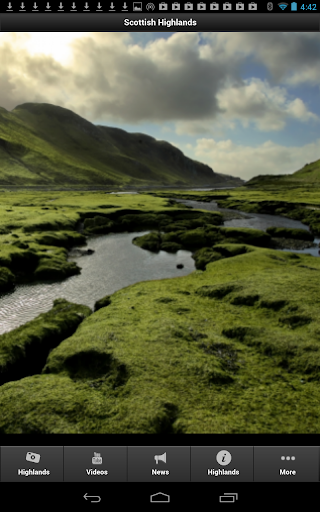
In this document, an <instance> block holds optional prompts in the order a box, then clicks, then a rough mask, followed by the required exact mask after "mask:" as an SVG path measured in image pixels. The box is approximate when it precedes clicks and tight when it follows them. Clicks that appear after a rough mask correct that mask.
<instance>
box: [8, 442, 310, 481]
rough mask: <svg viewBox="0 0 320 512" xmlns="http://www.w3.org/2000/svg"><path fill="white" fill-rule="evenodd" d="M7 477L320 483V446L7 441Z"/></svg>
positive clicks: (29, 479)
mask: <svg viewBox="0 0 320 512" xmlns="http://www.w3.org/2000/svg"><path fill="white" fill-rule="evenodd" d="M0 455H1V477H0V481H1V482H22V481H24V482H26V481H27V482H318V481H319V479H320V475H319V462H320V447H319V446H303V447H301V446H287V447H279V446H276V447H270V446H257V447H253V446H230V447H226V446H179V447H174V446H92V447H90V446H86V447H83V446H64V447H63V446H58V447H57V446H54V447H53V446H25V447H24V446H2V447H1V450H0Z"/></svg>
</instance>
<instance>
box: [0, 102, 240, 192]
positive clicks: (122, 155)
mask: <svg viewBox="0 0 320 512" xmlns="http://www.w3.org/2000/svg"><path fill="white" fill-rule="evenodd" d="M217 183H222V184H226V185H228V184H233V185H238V184H241V180H239V179H238V178H230V176H225V177H224V176H223V175H221V174H216V173H214V172H213V170H212V169H211V168H210V167H209V166H207V165H205V164H202V163H200V162H196V161H194V160H191V159H190V158H188V157H186V156H185V155H184V154H183V153H182V152H181V151H180V150H179V149H177V148H176V147H174V146H172V145H171V144H169V143H168V142H165V141H158V140H156V139H154V138H153V137H150V136H148V135H145V134H142V133H128V132H126V131H124V130H121V129H118V128H109V127H106V126H97V125H94V124H92V123H90V122H89V121H87V120H85V119H84V118H82V117H80V116H79V115H77V114H75V113H74V112H72V111H71V110H68V109H65V108H62V107H58V106H55V105H51V104H49V103H24V104H22V105H18V106H17V107H16V108H14V109H13V110H12V111H11V112H9V111H7V110H6V109H4V108H1V107H0V185H2V186H46V185H48V186H61V185H63V186H65V185H67V186H95V185H99V186H108V185H109V186H110V185H111V186H113V185H117V186H130V185H131V186H132V185H134V186H135V185H137V186H139V185H141V186H146V185H151V186H153V185H181V186H184V185H185V186H189V185H214V184H217Z"/></svg>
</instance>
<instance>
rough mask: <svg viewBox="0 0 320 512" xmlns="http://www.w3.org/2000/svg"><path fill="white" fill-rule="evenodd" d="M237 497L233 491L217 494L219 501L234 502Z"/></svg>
mask: <svg viewBox="0 0 320 512" xmlns="http://www.w3.org/2000/svg"><path fill="white" fill-rule="evenodd" d="M237 499H238V494H237V493H235V492H225V493H224V495H223V496H219V503H234V502H235V501H236V500H237Z"/></svg>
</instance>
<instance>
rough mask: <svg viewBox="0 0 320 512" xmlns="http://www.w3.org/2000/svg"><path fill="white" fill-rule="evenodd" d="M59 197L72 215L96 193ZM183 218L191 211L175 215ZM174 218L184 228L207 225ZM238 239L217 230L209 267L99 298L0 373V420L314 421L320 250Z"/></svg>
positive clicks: (45, 428) (241, 427) (108, 423)
mask: <svg viewBox="0 0 320 512" xmlns="http://www.w3.org/2000/svg"><path fill="white" fill-rule="evenodd" d="M224 193H225V192H224ZM240 193H241V192H240ZM50 197H51V196H50ZM55 197H56V196H55ZM103 197H104V198H105V203H106V204H110V197H112V204H115V203H114V202H115V201H116V205H121V208H123V210H125V212H123V215H131V214H130V213H128V210H130V209H138V208H140V210H142V211H144V212H145V213H147V214H148V215H155V216H156V218H157V222H158V221H159V217H157V216H158V215H164V210H165V209H166V208H168V210H169V206H166V205H167V203H166V200H165V199H162V198H160V197H154V196H151V195H150V196H146V195H144V196H142V195H141V196H140V195H139V196H133V195H132V196H129V197H128V196H127V197H126V198H124V197H119V198H117V197H116V196H105V195H104V196H103ZM39 198H40V195H39V196H38V200H39ZM33 201H35V199H34V200H33ZM58 201H59V202H60V208H61V209H62V210H63V209H64V210H65V213H64V215H66V217H67V218H71V219H72V218H73V217H72V214H74V215H75V217H74V220H75V221H76V222H77V221H78V220H79V218H78V217H77V215H79V217H81V215H82V214H83V213H86V212H91V213H92V214H94V215H92V218H93V217H95V216H96V215H95V212H96V211H98V209H99V210H100V211H101V210H102V208H99V206H101V205H102V204H103V202H102V197H101V194H100V195H99V194H92V195H87V194H84V195H83V196H82V197H81V195H77V194H74V195H71V197H66V196H64V197H62V196H60V198H59V199H55V203H56V204H57V202H58ZM94 201H96V202H95V206H94V204H93V203H94ZM174 209H175V210H176V215H183V212H181V209H180V211H179V213H177V211H178V208H177V207H174V206H173V207H172V210H174ZM112 211H114V212H116V209H115V210H112V209H110V212H112ZM150 212H152V213H150ZM59 213H60V214H61V213H62V212H61V210H60V211H59ZM69 214H70V217H69ZM80 214H81V215H80ZM207 214H208V212H206V215H207ZM202 215H204V212H200V213H199V216H200V217H201V216H202ZM199 216H198V219H199ZM84 217H85V216H84ZM211 218H216V219H218V217H217V216H212V217H211ZM80 220H81V219H80ZM82 220H83V218H82ZM128 220H129V221H130V222H129V224H130V223H131V222H136V219H133V220H132V218H131V220H130V219H128ZM160 220H161V218H160ZM186 220H188V221H189V220H192V222H194V221H196V220H197V218H192V219H186V218H183V219H176V222H177V223H178V222H180V221H182V222H183V223H185V222H186ZM202 220H203V219H202ZM116 222H119V213H117V214H116ZM207 225H208V224H207ZM210 225H211V227H210V229H209V232H212V233H214V232H215V233H217V230H222V232H223V230H224V229H225V228H221V226H219V224H218V225H214V224H210ZM180 227H181V229H179V231H180V232H182V233H184V234H185V236H186V238H187V239H188V237H189V238H191V239H192V240H194V233H191V235H190V232H191V231H194V230H198V229H200V230H201V229H204V228H201V226H198V227H194V226H191V225H188V226H186V224H184V225H183V226H180ZM7 229H9V228H7ZM18 229H21V228H15V231H14V232H13V233H12V232H11V233H9V234H4V235H3V236H4V237H10V236H11V237H12V234H15V233H19V234H20V233H21V231H17V230H18ZM46 229H47V228H46ZM63 229H64V230H67V231H68V229H67V228H66V227H64V228H63ZM204 232H205V233H207V231H204ZM166 233H167V234H170V233H172V231H171V230H169V231H168V232H166ZM33 236H34V235H33V234H32V237H33ZM37 236H39V233H37ZM22 241H24V240H22ZM236 242H237V233H233V235H232V238H231V237H230V238H229V243H226V240H225V238H224V240H223V241H222V242H220V241H218V242H217V241H216V239H215V244H214V245H213V246H212V247H209V248H207V249H208V250H211V251H212V253H215V254H216V255H217V257H216V258H214V254H211V256H212V257H213V260H212V262H211V263H207V264H206V267H205V268H206V270H205V271H199V270H198V271H195V272H193V273H192V274H190V275H188V276H184V277H179V278H175V279H163V280H157V281H148V282H141V283H137V284H135V285H132V286H128V287H126V288H124V289H122V290H119V291H118V292H116V293H114V294H113V295H111V296H109V297H107V298H106V300H105V302H104V301H103V300H101V301H98V302H99V304H97V305H96V308H95V309H96V311H95V312H94V313H93V314H91V315H90V316H88V317H87V318H85V319H84V320H83V321H82V323H81V324H80V325H79V327H78V328H77V330H76V331H75V333H74V334H73V335H71V336H69V337H68V338H67V339H64V340H63V341H61V343H60V344H59V345H58V346H56V347H55V348H53V349H52V350H51V351H50V353H49V354H48V357H47V359H46V361H45V364H44V365H43V368H42V369H41V372H40V371H39V373H38V374H37V375H33V376H28V377H25V378H22V379H20V380H17V381H12V382H7V383H5V384H3V385H2V386H1V387H0V411H1V414H0V432H1V433H150V434H152V433H262V432H265V433H320V409H319V400H320V387H319V379H320V352H319V349H320V320H319V314H318V312H319V301H320V295H319V285H320V260H319V259H318V258H314V257H312V256H308V255H302V254H301V255H298V254H293V253H289V252H279V251H275V250H272V249H270V248H264V247H257V246H255V245H249V244H248V243H245V242H241V243H239V241H238V243H236ZM168 243H175V242H174V241H173V240H172V239H171V240H170V237H169V240H168ZM43 247H45V246H43V245H42V248H43ZM51 249H52V247H51ZM57 249H61V247H60V248H57ZM62 249H63V248H62ZM204 249H205V248H204V247H200V248H199V249H198V250H199V251H201V250H203V251H204ZM15 250H17V249H15ZM19 250H20V251H22V250H23V249H19ZM13 335H14V331H13ZM0 344H1V337H0Z"/></svg>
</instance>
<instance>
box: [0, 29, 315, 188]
mask: <svg viewBox="0 0 320 512" xmlns="http://www.w3.org/2000/svg"><path fill="white" fill-rule="evenodd" d="M0 62H1V67H0V106H1V107H4V108H5V109H7V110H12V109H14V108H15V107H16V106H17V105H20V104H22V103H29V102H39V103H51V104H54V105H59V106H61V107H65V108H68V109H70V110H72V111H74V112H76V113H77V114H78V115H80V116H82V117H84V118H85V119H87V120H88V121H91V122H92V123H94V124H98V125H105V126H114V127H118V128H122V129H124V130H127V131H129V132H140V133H146V134H148V135H151V136H152V137H154V138H156V139H158V140H166V141H168V142H170V143H171V144H173V145H174V146H176V147H178V148H179V149H181V150H182V151H183V152H184V153H185V155H187V156H189V157H190V158H193V159H195V160H198V161H200V162H203V163H205V164H207V165H209V166H210V167H211V168H212V169H213V170H214V171H215V172H218V173H223V174H227V175H232V176H238V177H240V178H242V179H244V180H248V179H250V178H252V177H253V176H258V175H262V174H290V173H292V172H295V171H296V170H298V169H300V168H301V167H303V166H304V165H305V164H306V163H310V162H313V161H315V160H318V159H319V158H320V33H319V32H318V33H302V32H299V33H293V32H291V33H283V32H274V33H265V32H260V33H258V32H257V33H255V32H234V33H232V32H202V33H196V32H180V33H179V32H170V33H169V32H166V33H162V32H141V33H139V32H134V33H130V32H123V33H121V32H94V33H92V32H81V33H77V32H59V33H54V32H45V33H41V32H34V33H33V32H28V33H24V32H15V33H14V32H8V33H6V32H0Z"/></svg>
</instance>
